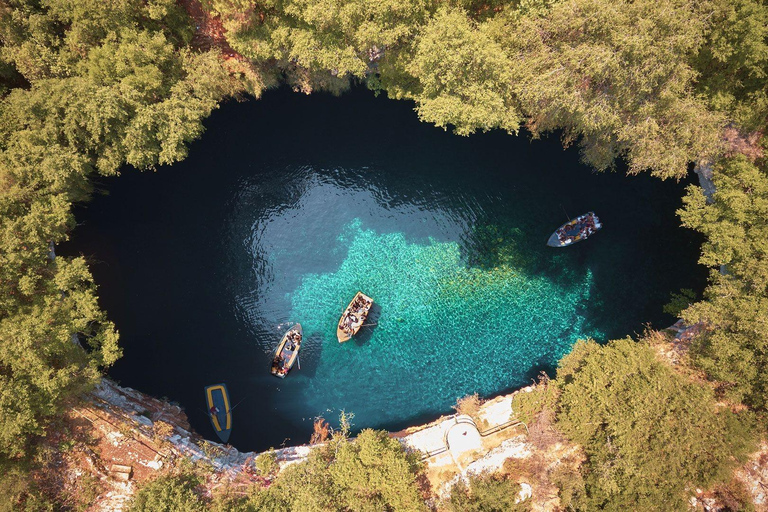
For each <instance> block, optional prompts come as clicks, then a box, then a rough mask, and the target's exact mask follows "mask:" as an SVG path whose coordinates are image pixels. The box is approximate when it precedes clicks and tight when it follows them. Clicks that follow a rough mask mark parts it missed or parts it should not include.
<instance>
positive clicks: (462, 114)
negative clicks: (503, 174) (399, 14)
mask: <svg viewBox="0 0 768 512" xmlns="http://www.w3.org/2000/svg"><path fill="white" fill-rule="evenodd" d="M511 67H512V63H511V62H510V61H509V59H508V57H507V56H506V55H505V53H504V51H503V50H502V48H501V46H499V45H498V44H497V43H496V42H495V41H494V39H493V37H492V35H490V34H489V33H488V30H487V26H486V25H480V26H477V25H476V24H475V23H474V22H472V21H471V20H470V19H469V18H468V17H467V14H466V13H465V12H464V11H463V10H460V9H455V8H453V9H452V8H442V9H440V10H439V11H438V12H437V13H436V14H435V16H434V17H433V18H432V19H431V20H430V21H429V23H428V24H427V25H426V26H425V27H424V28H423V29H422V31H421V33H420V34H419V38H418V42H417V43H416V49H415V52H414V56H413V60H412V61H411V62H410V63H409V64H408V65H407V67H406V70H407V71H408V72H409V73H410V74H411V75H412V76H413V77H414V78H415V79H416V80H417V83H418V85H417V86H416V88H415V90H413V91H403V93H402V94H401V96H402V97H405V98H411V99H414V100H415V101H416V111H417V112H418V114H419V118H420V119H421V120H422V121H427V122H430V123H434V124H436V125H437V126H440V127H442V128H446V127H447V126H448V125H452V126H454V127H455V128H454V131H455V132H456V133H457V134H459V135H469V134H470V133H472V132H475V131H477V130H482V131H488V130H490V129H492V128H500V129H502V130H505V131H507V132H509V133H516V132H517V131H518V129H519V128H520V121H521V119H522V116H521V114H520V113H519V111H518V109H517V103H516V101H515V97H514V94H513V89H512V87H511V85H512V82H513V76H512V74H511ZM383 83H384V84H385V86H386V84H387V83H388V82H386V81H384V82H383Z"/></svg>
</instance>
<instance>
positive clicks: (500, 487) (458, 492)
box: [440, 475, 528, 512]
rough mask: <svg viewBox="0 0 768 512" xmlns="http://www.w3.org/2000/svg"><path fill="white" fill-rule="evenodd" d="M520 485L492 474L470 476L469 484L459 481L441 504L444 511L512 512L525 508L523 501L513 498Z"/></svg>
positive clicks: (515, 496)
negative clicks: (519, 501)
mask: <svg viewBox="0 0 768 512" xmlns="http://www.w3.org/2000/svg"><path fill="white" fill-rule="evenodd" d="M519 491H520V486H519V485H518V484H516V483H515V482H514V481H512V480H510V479H508V478H505V477H501V476H492V475H483V476H470V477H469V485H467V484H465V483H464V482H463V481H461V480H460V481H459V482H458V483H457V484H456V485H455V486H454V487H453V488H452V489H451V496H450V498H449V499H448V500H447V501H446V502H444V503H443V504H442V506H441V507H440V509H441V510H445V511H446V512H514V511H518V510H521V511H522V510H527V509H528V507H526V506H525V504H524V503H520V504H517V503H515V499H516V498H517V494H518V492H519Z"/></svg>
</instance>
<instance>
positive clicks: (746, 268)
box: [678, 156, 768, 410]
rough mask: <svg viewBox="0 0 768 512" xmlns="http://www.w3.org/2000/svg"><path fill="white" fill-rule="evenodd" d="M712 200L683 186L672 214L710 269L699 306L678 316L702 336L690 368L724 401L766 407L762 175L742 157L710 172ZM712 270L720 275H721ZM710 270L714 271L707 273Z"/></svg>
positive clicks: (765, 179) (766, 195)
mask: <svg viewBox="0 0 768 512" xmlns="http://www.w3.org/2000/svg"><path fill="white" fill-rule="evenodd" d="M714 183H715V185H716V187H717V192H716V193H715V195H714V201H713V202H712V203H711V204H707V202H706V199H705V197H704V195H703V193H702V192H701V190H700V189H698V188H696V187H689V188H688V192H687V194H686V196H685V198H684V199H683V203H684V208H682V209H681V210H678V214H679V215H680V218H681V220H682V222H683V225H684V226H686V227H688V228H691V229H695V230H697V231H699V232H701V233H703V234H704V235H705V236H706V241H705V242H704V244H703V245H702V248H701V258H700V260H699V262H700V263H702V264H704V265H707V266H710V267H713V270H712V273H711V275H710V282H709V286H708V287H707V289H706V291H705V293H704V297H705V300H704V301H702V302H699V303H696V304H694V305H692V306H691V307H689V308H687V309H686V310H685V311H683V313H682V314H683V318H684V319H685V320H686V321H687V322H688V323H691V324H693V323H697V322H703V323H704V326H705V327H706V331H705V332H704V333H703V335H701V336H699V337H698V338H697V339H696V340H695V341H694V344H693V346H692V354H693V358H694V362H695V363H696V364H697V365H698V366H699V367H700V368H702V369H703V370H704V371H706V372H707V374H708V375H709V376H710V377H711V378H712V379H715V380H717V381H719V389H720V391H721V392H723V393H724V394H725V395H726V396H727V397H728V398H729V399H731V400H734V401H742V400H743V401H745V402H746V403H747V404H749V405H751V406H752V407H755V408H757V409H763V410H764V409H765V408H766V406H768V376H766V375H765V372H764V371H762V370H763V368H765V366H766V364H768V325H766V322H765V312H766V311H768V225H766V223H765V221H764V219H765V218H766V217H768V174H767V173H766V172H765V171H764V170H762V169H760V168H759V167H758V166H756V165H755V164H753V163H751V162H749V161H748V160H747V159H746V158H745V157H744V156H737V157H734V158H731V159H729V160H725V161H723V162H721V163H719V164H718V165H717V166H715V169H714ZM720 268H724V269H726V272H725V273H721V272H720V271H719V270H720ZM715 269H716V270H715Z"/></svg>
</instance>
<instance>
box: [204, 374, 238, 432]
mask: <svg viewBox="0 0 768 512" xmlns="http://www.w3.org/2000/svg"><path fill="white" fill-rule="evenodd" d="M205 402H206V404H208V417H209V418H210V419H211V425H213V430H215V431H216V435H217V436H219V439H221V442H222V443H226V442H227V441H229V434H230V433H231V432H232V405H231V402H230V401H229V393H228V392H227V385H226V384H223V383H222V384H214V385H212V386H206V388H205Z"/></svg>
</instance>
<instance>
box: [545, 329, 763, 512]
mask: <svg viewBox="0 0 768 512" xmlns="http://www.w3.org/2000/svg"><path fill="white" fill-rule="evenodd" d="M557 385H558V387H559V388H560V389H561V390H562V391H561V395H560V398H559V401H558V413H557V426H558V428H559V429H560V430H561V431H562V432H563V433H564V434H565V435H566V436H567V437H569V438H570V439H572V440H573V441H575V442H577V443H580V444H581V445H582V446H583V447H584V449H585V451H586V454H587V456H588V464H587V471H586V472H585V482H586V490H587V495H588V496H587V497H585V500H586V501H584V502H582V503H581V504H580V505H581V506H582V507H584V508H588V509H595V508H603V507H608V508H611V509H618V508H621V509H627V510H630V509H632V510H656V509H659V508H660V507H662V508H663V509H664V510H672V509H679V508H684V507H685V506H686V495H685V490H686V488H687V486H689V485H695V486H702V487H708V486H710V485H712V484H713V483H715V482H717V481H723V480H726V479H727V478H729V474H730V471H731V470H732V469H733V467H734V466H735V465H736V464H738V462H739V461H743V460H745V459H746V455H747V454H748V453H749V452H750V451H751V450H752V449H753V448H754V446H755V440H754V436H753V434H751V433H750V430H751V429H752V428H753V427H754V425H753V420H752V417H751V415H750V414H748V413H744V414H740V415H739V416H736V415H735V414H733V413H732V412H731V411H730V410H728V409H727V408H722V407H718V406H717V404H716V402H715V398H714V394H713V391H712V390H711V389H710V388H709V387H707V386H704V385H702V384H699V383H694V382H691V381H689V380H688V379H687V378H685V377H683V376H681V375H678V374H677V373H674V372H673V371H672V369H671V368H670V367H669V366H668V365H666V364H665V363H663V362H661V361H660V360H658V359H657V358H656V354H655V352H654V351H653V350H652V349H651V348H650V347H649V346H648V345H647V344H645V343H644V342H642V341H641V342H634V341H632V340H630V339H623V340H616V341H612V342H610V344H608V345H607V346H604V347H602V346H600V345H598V344H597V343H595V342H593V341H588V342H579V343H577V344H576V346H575V347H574V349H573V351H572V352H571V353H570V354H569V355H568V356H566V357H565V358H563V360H562V361H561V362H560V367H559V369H558V372H557ZM662 504H663V505H662Z"/></svg>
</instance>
